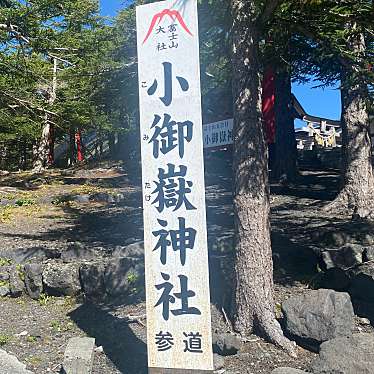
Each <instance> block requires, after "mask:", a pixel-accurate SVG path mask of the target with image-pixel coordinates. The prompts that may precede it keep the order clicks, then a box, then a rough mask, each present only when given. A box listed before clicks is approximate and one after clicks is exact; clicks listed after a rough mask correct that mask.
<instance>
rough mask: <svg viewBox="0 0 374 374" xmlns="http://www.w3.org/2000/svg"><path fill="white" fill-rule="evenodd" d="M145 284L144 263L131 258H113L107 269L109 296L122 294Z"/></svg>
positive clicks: (106, 286)
mask: <svg viewBox="0 0 374 374" xmlns="http://www.w3.org/2000/svg"><path fill="white" fill-rule="evenodd" d="M143 286H144V265H143V264H142V262H140V261H134V260H133V259H131V258H127V257H124V258H119V259H113V260H111V261H109V262H108V264H107V267H106V269H105V288H106V293H107V294H108V295H109V296H120V295H126V294H128V293H130V292H131V291H132V290H133V289H136V288H138V287H143Z"/></svg>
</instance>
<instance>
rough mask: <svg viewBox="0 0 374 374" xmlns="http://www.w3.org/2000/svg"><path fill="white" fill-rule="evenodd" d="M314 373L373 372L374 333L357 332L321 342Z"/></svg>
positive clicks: (312, 366)
mask: <svg viewBox="0 0 374 374" xmlns="http://www.w3.org/2000/svg"><path fill="white" fill-rule="evenodd" d="M311 369H312V372H313V373H314V374H373V373H374V334H355V335H353V336H350V337H341V338H336V339H333V340H330V341H327V342H325V343H323V344H321V349H320V353H319V357H318V358H317V359H316V360H315V361H314V362H313V363H312V365H311Z"/></svg>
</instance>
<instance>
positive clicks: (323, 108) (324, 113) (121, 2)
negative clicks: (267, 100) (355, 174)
mask: <svg viewBox="0 0 374 374" xmlns="http://www.w3.org/2000/svg"><path fill="white" fill-rule="evenodd" d="M130 2H131V0H100V5H101V13H102V14H103V15H105V16H114V15H115V14H116V12H117V11H118V10H119V9H122V8H124V7H126V5H127V4H128V3H130ZM315 85H317V84H316V83H311V84H306V85H293V88H292V90H293V93H294V94H295V95H296V97H297V98H298V100H299V101H300V103H301V104H302V105H303V107H304V109H305V110H306V112H307V113H308V114H311V115H313V116H318V117H326V118H329V119H340V111H341V107H340V93H339V90H337V89H333V88H326V89H321V88H316V89H312V87H313V86H315Z"/></svg>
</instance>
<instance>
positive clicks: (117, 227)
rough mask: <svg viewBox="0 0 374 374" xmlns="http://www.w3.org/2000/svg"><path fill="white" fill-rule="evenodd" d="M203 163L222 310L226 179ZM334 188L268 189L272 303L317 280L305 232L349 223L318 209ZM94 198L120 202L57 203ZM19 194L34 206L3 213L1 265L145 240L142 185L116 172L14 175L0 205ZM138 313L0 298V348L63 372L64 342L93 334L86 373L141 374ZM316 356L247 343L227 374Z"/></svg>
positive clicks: (310, 183) (226, 169) (314, 183)
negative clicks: (7, 257)
mask: <svg viewBox="0 0 374 374" xmlns="http://www.w3.org/2000/svg"><path fill="white" fill-rule="evenodd" d="M207 165H208V166H207V170H209V173H208V175H207V178H206V179H207V189H206V191H207V206H208V209H207V216H208V236H209V244H210V245H209V247H210V257H211V279H212V287H211V288H212V300H213V302H215V303H216V304H218V305H223V306H225V305H227V299H228V296H227V294H228V292H227V291H229V289H230V287H228V286H227V284H225V279H227V278H230V276H232V261H231V259H232V251H231V250H230V251H229V252H225V249H222V248H221V243H227V240H229V241H230V240H232V234H233V213H232V198H231V192H230V190H231V178H230V175H231V172H230V165H229V163H228V162H227V161H225V160H224V159H223V158H222V159H211V160H210V161H208V163H207ZM65 174H66V173H65ZM336 185H337V180H336V175H331V173H324V172H320V173H317V172H316V173H305V174H304V175H303V178H302V179H301V182H300V183H299V184H298V185H297V186H293V187H292V186H291V187H290V188H287V189H284V188H283V187H281V186H277V185H273V186H272V198H271V205H272V216H271V221H272V242H273V252H274V275H275V282H276V286H275V294H276V302H277V303H279V304H280V303H282V301H283V300H285V299H287V298H288V297H290V296H292V295H295V294H298V293H302V292H306V291H307V289H308V285H309V284H310V282H311V281H312V280H313V278H314V277H315V276H316V274H317V271H318V269H317V258H316V255H315V248H314V247H313V246H312V239H311V233H312V232H315V231H326V230H331V229H333V228H334V227H335V226H334V225H335V223H334V219H339V222H340V223H342V224H343V223H344V220H347V218H348V217H334V216H331V215H329V214H328V213H322V212H321V210H320V208H321V207H322V206H323V205H324V204H325V203H326V201H327V200H329V199H331V198H332V196H333V194H334V193H335V192H336V191H335V190H334V188H335V187H336ZM327 186H329V189H326V187H327ZM98 191H105V192H110V193H113V194H118V193H120V194H122V195H123V197H124V199H123V200H122V201H121V202H120V203H118V204H108V203H103V202H96V203H94V202H91V203H86V204H78V203H75V202H69V203H64V202H63V200H64V199H63V198H64V197H66V196H68V195H72V194H73V195H74V194H79V195H82V194H87V193H88V194H91V193H94V192H96V193H97V192H98ZM25 192H26V193H27V194H28V195H27V196H28V199H33V200H35V201H36V202H37V203H36V204H31V205H30V206H27V204H26V205H25V206H21V207H19V208H14V209H12V210H11V211H10V213H7V214H5V215H4V208H3V210H1V209H0V238H1V242H0V257H1V254H2V252H6V251H9V250H12V249H20V248H22V249H25V250H27V251H32V250H37V249H38V248H39V249H40V248H42V249H46V248H47V249H49V250H58V251H63V250H64V249H65V248H67V246H68V244H69V243H70V242H75V241H79V242H81V243H83V244H86V245H89V247H90V248H96V249H98V250H101V251H111V250H112V249H113V248H115V246H116V245H121V244H123V243H124V242H126V240H128V239H129V238H131V239H134V240H137V241H140V240H142V236H143V234H142V209H141V206H140V205H141V194H140V187H139V181H138V180H137V181H136V182H134V181H131V180H129V178H128V177H127V175H125V174H124V173H123V172H121V170H119V169H113V168H112V169H104V170H103V169H99V170H98V169H96V170H95V169H92V170H81V171H78V172H76V173H75V174H74V176H72V175H70V176H66V175H63V174H61V173H60V172H58V171H52V172H49V173H48V174H47V175H44V176H42V177H39V179H38V180H36V179H35V177H34V176H31V175H27V174H12V175H11V176H8V177H6V178H3V179H2V180H0V196H1V197H2V198H3V199H4V198H6V197H8V198H14V196H15V195H16V197H17V198H19V196H23V198H24V194H25ZM30 196H31V197H30ZM0 202H1V201H0ZM1 212H3V213H2V215H1ZM216 266H218V267H217V268H216ZM222 274H223V275H224V276H222ZM144 313H145V304H144V302H141V303H140V304H136V305H122V306H119V307H118V306H117V307H110V306H108V305H93V304H89V303H84V302H83V300H76V299H73V298H49V299H47V300H40V301H32V300H30V299H29V298H25V297H23V298H19V299H11V298H2V299H0V314H1V318H0V346H1V348H3V349H5V350H6V351H8V352H9V353H12V354H15V355H16V356H17V357H18V358H19V360H20V361H22V362H24V363H25V364H27V367H28V369H30V370H32V371H34V372H35V373H36V374H45V373H53V372H58V371H59V370H60V364H61V362H62V359H63V353H64V350H65V347H66V344H67V342H68V340H69V338H71V337H75V336H91V337H95V338H96V345H97V347H102V352H100V351H101V349H99V350H98V351H97V352H95V361H94V362H95V364H94V370H93V373H95V374H119V373H126V374H141V373H146V361H147V360H146V329H145V326H144V325H143V323H144V322H145V321H144V320H143V319H142V320H140V321H139V322H129V321H128V317H129V316H142V315H143V314H144ZM213 328H214V330H215V331H218V332H223V331H227V330H228V329H229V328H228V326H227V324H226V323H225V321H224V319H223V316H222V313H220V312H219V311H218V310H217V309H216V308H213ZM368 328H369V327H368ZM314 356H315V354H313V353H311V352H309V351H306V350H303V349H302V348H300V349H299V356H298V358H297V359H296V360H295V359H292V358H290V357H289V356H287V354H285V353H284V352H283V351H281V350H279V349H278V348H276V347H274V346H273V345H271V344H268V343H266V342H264V341H263V340H262V339H260V338H258V337H256V336H250V337H248V339H247V342H246V343H245V345H244V348H243V350H242V352H241V353H240V354H238V355H236V356H233V357H227V358H225V369H226V372H227V373H229V374H234V373H248V374H249V373H253V374H269V373H270V372H271V370H272V369H274V368H276V367H280V366H291V367H294V368H300V369H306V368H307V367H308V365H309V363H310V361H311V360H312V359H313V358H314ZM9 374H11V373H9Z"/></svg>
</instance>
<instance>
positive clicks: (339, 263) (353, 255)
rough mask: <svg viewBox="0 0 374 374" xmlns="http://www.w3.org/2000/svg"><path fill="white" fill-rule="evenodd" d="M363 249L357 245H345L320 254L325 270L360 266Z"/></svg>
mask: <svg viewBox="0 0 374 374" xmlns="http://www.w3.org/2000/svg"><path fill="white" fill-rule="evenodd" d="M364 251H365V247H363V246H361V245H358V244H347V245H346V246H344V247H342V248H339V249H329V250H327V251H323V252H322V261H323V264H324V266H325V267H326V269H331V268H334V267H336V268H340V269H348V268H351V267H352V266H355V265H358V264H362V261H363V253H364Z"/></svg>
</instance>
